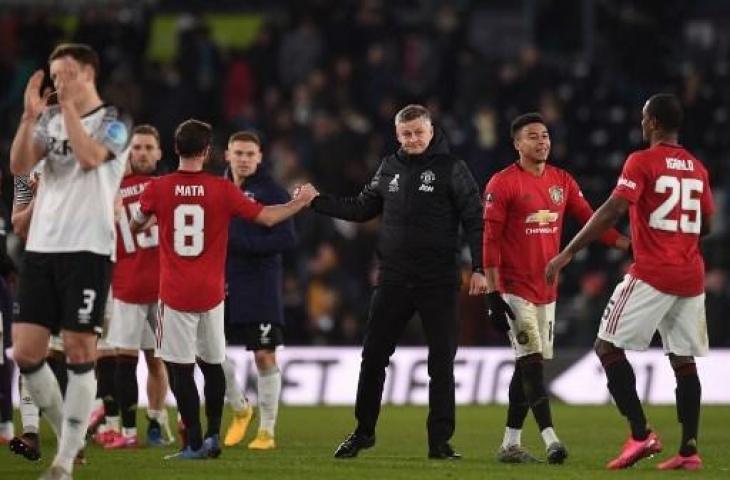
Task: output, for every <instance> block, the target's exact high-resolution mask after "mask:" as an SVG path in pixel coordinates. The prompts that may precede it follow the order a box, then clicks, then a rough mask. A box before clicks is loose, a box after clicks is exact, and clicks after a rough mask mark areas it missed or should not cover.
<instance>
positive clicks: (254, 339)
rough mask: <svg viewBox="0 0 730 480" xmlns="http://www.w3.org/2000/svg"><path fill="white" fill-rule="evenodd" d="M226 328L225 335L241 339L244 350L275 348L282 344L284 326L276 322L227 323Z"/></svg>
mask: <svg viewBox="0 0 730 480" xmlns="http://www.w3.org/2000/svg"><path fill="white" fill-rule="evenodd" d="M226 330H227V334H226V336H230V337H232V338H236V339H240V340H243V343H244V345H246V350H253V351H256V350H276V347H277V346H278V345H283V344H284V328H283V327H282V326H281V325H279V324H276V323H245V324H228V325H226Z"/></svg>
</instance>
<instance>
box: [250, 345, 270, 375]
mask: <svg viewBox="0 0 730 480" xmlns="http://www.w3.org/2000/svg"><path fill="white" fill-rule="evenodd" d="M253 358H254V361H255V362H256V368H257V369H258V371H259V372H265V371H269V370H271V369H273V368H275V367H276V352H274V351H273V350H256V351H255V352H254V354H253Z"/></svg>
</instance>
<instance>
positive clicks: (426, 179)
mask: <svg viewBox="0 0 730 480" xmlns="http://www.w3.org/2000/svg"><path fill="white" fill-rule="evenodd" d="M434 180H436V174H435V173H433V172H432V171H431V170H426V171H425V172H421V182H422V183H424V184H426V185H431V184H432V183H433V182H434Z"/></svg>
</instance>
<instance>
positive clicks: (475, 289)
mask: <svg viewBox="0 0 730 480" xmlns="http://www.w3.org/2000/svg"><path fill="white" fill-rule="evenodd" d="M484 293H487V277H485V276H484V274H483V273H480V272H472V274H471V279H469V295H471V296H475V295H482V294H484Z"/></svg>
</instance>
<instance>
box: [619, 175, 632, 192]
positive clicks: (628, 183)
mask: <svg viewBox="0 0 730 480" xmlns="http://www.w3.org/2000/svg"><path fill="white" fill-rule="evenodd" d="M618 186H619V187H626V188H629V189H631V190H636V182H635V181H633V180H629V179H628V178H626V177H619V179H618Z"/></svg>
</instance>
